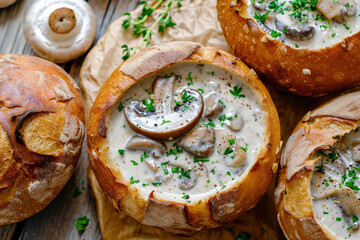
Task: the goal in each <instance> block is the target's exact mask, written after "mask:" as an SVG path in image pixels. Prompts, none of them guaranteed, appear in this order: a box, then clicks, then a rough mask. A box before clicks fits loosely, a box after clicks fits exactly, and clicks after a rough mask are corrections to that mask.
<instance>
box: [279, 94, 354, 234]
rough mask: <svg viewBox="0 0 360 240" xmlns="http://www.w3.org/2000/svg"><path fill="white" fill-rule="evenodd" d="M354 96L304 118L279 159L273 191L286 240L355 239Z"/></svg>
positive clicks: (331, 102) (321, 107)
mask: <svg viewBox="0 0 360 240" xmlns="http://www.w3.org/2000/svg"><path fill="white" fill-rule="evenodd" d="M359 124H360V92H354V93H350V94H347V95H343V96H340V97H338V98H335V99H333V100H332V101H330V102H328V103H326V104H324V105H322V106H320V107H319V108H317V109H315V110H314V111H311V112H309V113H308V114H306V115H305V117H304V118H303V119H302V120H301V122H300V123H299V124H298V125H297V126H296V127H295V130H294V131H293V133H292V135H291V136H290V138H289V140H288V142H287V144H286V147H285V148H284V150H283V153H282V156H281V168H280V171H279V176H278V183H277V187H276V191H275V201H276V204H277V211H278V220H279V223H280V225H281V227H282V229H283V231H284V233H285V235H286V236H287V239H289V240H292V239H294V240H295V239H303V240H315V239H316V240H317V239H339V240H340V239H341V240H343V239H359V238H360V230H359V220H358V219H359V218H360V200H359V199H360V195H359V194H360V192H359V190H360V181H359V178H360V152H359V149H360V131H359Z"/></svg>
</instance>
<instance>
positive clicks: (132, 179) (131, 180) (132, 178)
mask: <svg viewBox="0 0 360 240" xmlns="http://www.w3.org/2000/svg"><path fill="white" fill-rule="evenodd" d="M139 182H140V180H139V179H138V180H134V177H131V178H130V183H131V184H134V183H139Z"/></svg>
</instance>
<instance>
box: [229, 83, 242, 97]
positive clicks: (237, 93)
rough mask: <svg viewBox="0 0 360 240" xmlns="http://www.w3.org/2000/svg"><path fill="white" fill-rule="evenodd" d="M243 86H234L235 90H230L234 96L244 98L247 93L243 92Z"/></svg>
mask: <svg viewBox="0 0 360 240" xmlns="http://www.w3.org/2000/svg"><path fill="white" fill-rule="evenodd" d="M241 91H242V88H241V87H239V86H237V85H236V86H234V90H230V91H229V92H230V93H231V94H232V95H233V96H234V97H238V98H244V97H245V94H241Z"/></svg>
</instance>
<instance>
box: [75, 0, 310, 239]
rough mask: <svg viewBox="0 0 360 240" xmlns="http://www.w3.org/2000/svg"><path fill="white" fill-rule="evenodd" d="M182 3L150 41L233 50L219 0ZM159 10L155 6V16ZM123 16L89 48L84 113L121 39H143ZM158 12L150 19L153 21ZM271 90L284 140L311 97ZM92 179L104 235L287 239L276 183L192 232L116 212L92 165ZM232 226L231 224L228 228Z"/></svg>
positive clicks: (132, 42) (117, 60)
mask: <svg viewBox="0 0 360 240" xmlns="http://www.w3.org/2000/svg"><path fill="white" fill-rule="evenodd" d="M182 5H183V6H182V7H181V8H180V9H179V8H177V7H174V8H173V9H172V12H171V15H172V17H173V21H174V22H175V23H176V24H177V25H176V26H175V27H173V28H168V29H167V30H166V32H165V33H164V34H161V35H159V34H154V35H153V39H152V44H157V43H161V42H168V41H175V40H187V41H194V42H199V43H201V44H203V45H205V46H212V47H216V48H219V49H222V50H224V51H228V52H231V51H230V49H229V47H228V46H227V43H226V41H225V39H224V37H223V34H222V30H221V28H220V24H219V23H218V20H217V12H216V0H184V1H183V2H182ZM140 13H141V11H140V9H139V8H138V9H137V10H135V11H133V12H132V13H131V14H132V16H134V17H135V16H139V15H140ZM157 14H158V11H155V12H154V14H153V15H154V16H157ZM123 19H124V17H122V18H120V19H118V20H117V21H115V22H114V23H113V24H111V26H110V27H109V29H108V30H107V32H106V34H105V35H104V36H103V37H102V38H101V39H100V40H99V41H98V43H97V44H96V46H95V47H94V48H93V49H92V50H91V51H90V53H89V54H88V56H87V57H86V59H85V62H84V64H83V66H82V68H81V72H80V86H81V90H82V93H83V96H84V101H85V110H86V116H88V113H89V111H90V109H91V106H92V104H93V102H94V101H95V98H96V96H97V93H98V92H99V90H100V88H101V87H102V86H103V84H104V83H105V81H106V80H107V78H108V77H109V76H110V75H111V73H112V72H113V71H114V70H115V68H116V67H118V66H119V65H120V64H121V63H122V62H123V61H122V49H121V46H122V45H123V44H127V45H128V46H129V47H134V46H138V45H139V44H140V43H141V39H139V38H134V37H133V35H132V31H131V30H130V31H129V30H128V31H125V32H124V31H123V29H122V27H121V24H122V21H123ZM153 21H154V18H151V19H150V20H149V24H151V23H152V22H153ZM270 92H271V95H272V97H273V99H274V102H275V104H276V105H277V108H278V111H279V114H280V117H281V124H282V136H283V140H284V139H285V140H286V139H287V138H288V136H289V135H290V133H291V131H292V128H293V127H294V126H295V124H296V123H297V121H298V120H300V119H301V117H302V116H303V115H304V113H306V111H307V110H309V109H312V108H314V107H315V106H314V104H313V100H312V99H310V98H303V97H295V96H291V95H289V94H286V93H281V92H278V91H277V90H274V89H271V88H270ZM88 178H89V182H90V185H91V188H92V191H93V194H94V197H95V199H96V204H97V211H98V220H99V224H100V229H101V232H102V236H103V238H104V239H105V240H106V239H111V240H120V239H121V240H125V239H131V240H135V239H164V240H165V239H206V240H212V239H214V240H215V239H221V240H225V239H236V236H237V235H238V234H239V233H242V232H248V233H251V234H252V239H253V240H254V239H255V240H256V239H262V240H282V239H285V238H284V236H283V234H282V231H281V229H280V228H279V225H278V223H277V220H276V211H275V204H274V199H273V192H274V183H273V184H272V186H271V187H270V189H269V190H268V192H267V193H266V194H265V195H264V197H263V198H262V199H261V201H260V202H259V204H258V205H257V206H256V207H255V208H254V209H252V210H250V211H249V212H248V213H246V214H245V215H242V216H240V217H239V218H238V219H237V220H235V221H234V222H232V223H230V224H229V225H228V226H225V227H223V228H218V229H214V230H208V231H205V232H202V233H198V234H195V235H192V236H179V235H174V234H171V233H168V232H165V231H162V230H159V229H156V228H152V227H147V226H144V225H142V224H139V223H138V222H137V221H136V220H134V219H132V218H131V217H128V216H126V215H125V214H123V213H122V212H117V211H116V210H115V209H114V207H113V205H112V203H111V202H110V201H109V200H108V199H107V197H106V196H105V194H104V193H103V191H102V190H101V188H100V186H99V185H98V183H97V181H96V179H95V177H94V175H93V173H92V172H91V170H89V172H88ZM230 229H231V230H230Z"/></svg>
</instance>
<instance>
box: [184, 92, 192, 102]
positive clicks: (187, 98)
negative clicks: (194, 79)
mask: <svg viewBox="0 0 360 240" xmlns="http://www.w3.org/2000/svg"><path fill="white" fill-rule="evenodd" d="M181 98H182V101H183V103H186V102H189V101H191V100H193V99H194V97H193V96H191V95H188V93H187V91H184V93H183V95H182V96H181Z"/></svg>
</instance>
